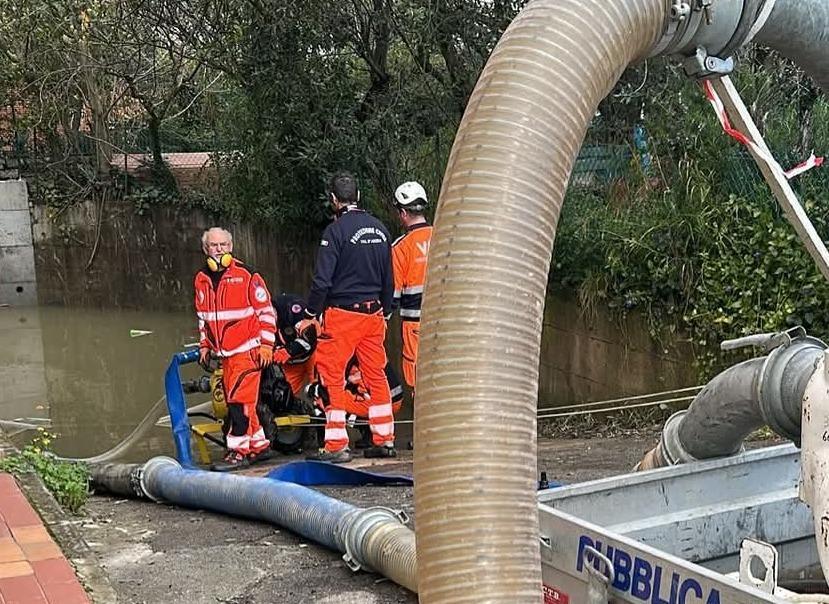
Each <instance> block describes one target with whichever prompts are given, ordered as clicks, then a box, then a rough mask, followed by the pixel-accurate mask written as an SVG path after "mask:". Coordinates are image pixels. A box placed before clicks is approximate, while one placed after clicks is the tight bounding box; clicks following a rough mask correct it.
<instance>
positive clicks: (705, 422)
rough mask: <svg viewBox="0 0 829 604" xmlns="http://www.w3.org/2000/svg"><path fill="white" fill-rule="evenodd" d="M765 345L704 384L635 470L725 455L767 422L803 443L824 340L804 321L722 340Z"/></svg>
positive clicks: (727, 345)
mask: <svg viewBox="0 0 829 604" xmlns="http://www.w3.org/2000/svg"><path fill="white" fill-rule="evenodd" d="M746 346H761V347H763V348H765V349H766V350H768V351H770V352H769V354H768V355H767V356H764V357H758V358H755V359H751V360H749V361H744V362H742V363H740V364H738V365H735V366H733V367H730V368H729V369H726V370H725V371H723V372H722V373H721V374H719V375H718V376H716V377H715V378H714V379H713V380H711V381H710V382H709V383H708V384H706V385H705V388H703V389H702V390H701V391H700V393H699V394H697V396H696V397H695V398H694V400H693V401H692V402H691V405H690V407H689V408H688V409H687V410H685V411H679V412H677V413H675V414H673V415H672V416H671V417H670V418H669V419H668V421H667V422H666V423H665V426H664V428H663V430H662V437H661V438H660V441H659V444H658V445H657V446H656V447H655V448H654V449H653V450H652V451H650V452H648V453H647V454H646V455H645V457H644V458H643V459H642V461H640V462H639V464H637V466H636V468H635V469H636V470H637V471H638V470H649V469H653V468H659V467H664V466H668V465H676V464H681V463H691V462H694V461H698V460H702V459H711V458H714V457H726V456H729V455H734V454H736V453H739V452H740V451H741V450H742V449H743V440H744V439H745V437H746V436H748V434H750V433H751V432H752V431H754V430H756V429H757V428H760V427H761V426H763V425H768V426H769V427H770V428H771V429H772V430H774V431H775V432H776V433H777V434H779V435H780V436H782V437H784V438H788V439H789V440H791V441H793V442H794V443H795V444H796V445H797V446H800V432H801V403H802V400H803V393H804V392H805V390H806V385H807V383H808V382H809V379H810V378H811V377H812V375H813V374H814V372H815V366H816V363H817V362H818V360H819V359H821V358H822V356H823V353H824V350H825V349H826V344H824V343H823V342H822V341H821V340H819V339H817V338H813V337H810V336H808V335H807V334H806V331H805V330H804V329H803V328H802V327H796V328H794V329H790V330H788V331H783V332H780V333H768V334H756V335H752V336H747V337H745V338H739V339H737V340H729V341H726V342H723V343H722V346H721V347H722V348H723V349H724V350H735V349H738V348H743V347H746Z"/></svg>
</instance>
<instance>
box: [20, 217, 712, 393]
mask: <svg viewBox="0 0 829 604" xmlns="http://www.w3.org/2000/svg"><path fill="white" fill-rule="evenodd" d="M33 215H34V218H35V220H34V226H33V231H34V237H35V255H36V263H37V273H38V292H39V299H40V303H41V304H44V305H60V306H84V307H98V308H110V309H114V308H126V309H138V310H141V311H151V310H159V311H172V310H182V311H185V312H187V313H190V312H192V305H193V289H192V279H193V274H194V272H195V271H196V270H198V269H199V268H200V267H201V266H203V264H202V263H203V262H204V258H203V256H202V253H201V251H200V243H199V238H200V235H201V232H202V230H203V229H204V228H205V227H206V226H208V225H211V224H212V221H211V220H210V218H209V217H208V216H206V215H205V214H204V213H202V212H199V211H193V210H187V209H178V210H177V209H173V208H151V209H150V210H149V211H148V212H146V213H145V214H143V215H139V214H137V213H136V212H135V210H134V209H133V207H132V206H131V205H129V204H116V203H114V202H113V203H110V204H109V205H106V204H105V205H104V206H103V210H101V205H100V204H96V203H92V202H88V203H85V204H81V205H78V206H73V207H71V208H68V209H66V210H64V211H62V212H61V213H60V215H59V216H52V215H50V214H49V210H48V208H43V207H40V206H34V207H33ZM99 222H100V227H101V228H100V229H98V225H99ZM230 226H231V228H232V230H233V234H234V252H235V253H236V255H238V256H239V257H240V258H242V259H244V260H247V261H248V262H250V263H251V264H252V265H253V266H255V267H256V268H257V269H258V270H259V271H260V272H261V273H262V274H263V276H264V277H265V279H266V280H267V283H268V285H269V286H270V288H271V291H272V292H273V293H278V292H280V291H292V292H298V293H305V292H307V289H308V285H309V282H310V277H311V271H312V270H313V265H314V255H315V251H316V247H317V242H318V239H317V238H316V237H307V238H306V240H305V241H300V242H297V241H296V240H288V239H286V237H285V235H284V234H280V233H278V232H273V231H270V230H267V229H264V228H260V227H257V226H255V225H250V224H237V225H230ZM98 233H99V234H100V236H97V234H98ZM96 239H97V241H98V243H97V249H96V251H95V253H94V255H93V253H92V250H93V248H95V242H96ZM90 259H91V262H90ZM392 326H393V328H394V329H393V330H392V333H391V334H390V339H389V344H388V347H389V350H390V354H391V356H392V358H399V350H400V343H399V335H398V332H397V330H398V329H399V327H398V326H397V322H396V321H394V322H393V323H392ZM692 358H693V351H692V350H690V347H688V346H681V345H678V344H676V343H672V341H671V339H670V338H667V339H666V341H665V342H662V343H659V342H656V341H654V340H653V339H651V337H650V335H649V334H648V330H647V327H646V325H645V323H644V321H643V320H642V319H641V317H638V316H636V315H635V314H632V315H630V316H629V317H627V318H626V319H624V320H623V321H622V320H619V319H618V318H617V317H616V315H614V314H613V313H611V312H610V311H608V310H606V309H604V308H602V307H598V308H597V309H596V312H595V313H592V314H586V313H584V312H583V309H582V308H581V306H580V304H579V301H578V299H577V298H576V297H575V296H574V295H572V294H571V293H568V292H557V293H551V294H550V296H549V297H548V299H547V304H546V307H545V313H544V332H543V336H542V354H541V359H540V363H541V366H540V376H539V380H540V384H539V401H540V404H541V405H542V406H547V405H550V404H556V403H560V404H566V403H574V402H575V403H578V402H585V401H591V400H603V399H606V398H613V397H616V396H621V395H633V394H642V393H647V392H655V391H661V390H666V389H669V388H674V387H681V386H688V385H693V384H695V383H696V382H695V375H694V370H693V366H692V362H691V361H692Z"/></svg>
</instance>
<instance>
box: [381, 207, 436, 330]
mask: <svg viewBox="0 0 829 604" xmlns="http://www.w3.org/2000/svg"><path fill="white" fill-rule="evenodd" d="M431 240H432V227H431V226H430V225H429V224H426V223H425V222H424V223H420V224H416V225H413V226H411V227H409V229H408V231H407V232H406V234H405V235H403V236H401V237H398V238H397V240H396V241H395V242H394V243H393V244H392V248H391V254H392V256H391V257H392V268H393V271H394V308H400V317H401V318H402V319H403V320H404V321H405V320H409V321H419V320H420V304H421V302H422V298H423V284H424V283H425V282H426V257H427V256H428V255H429V243H430V241H431Z"/></svg>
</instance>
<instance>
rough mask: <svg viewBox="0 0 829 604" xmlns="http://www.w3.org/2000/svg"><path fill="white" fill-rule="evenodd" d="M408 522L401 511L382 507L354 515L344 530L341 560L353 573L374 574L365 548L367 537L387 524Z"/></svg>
mask: <svg viewBox="0 0 829 604" xmlns="http://www.w3.org/2000/svg"><path fill="white" fill-rule="evenodd" d="M408 521H409V517H408V515H407V514H406V513H405V512H403V511H402V510H393V509H391V508H387V507H382V506H377V507H372V508H366V509H364V510H360V511H359V512H358V513H356V514H354V516H353V517H352V518H351V519H350V522H349V524H348V526H347V527H346V529H345V535H344V539H343V542H344V543H343V545H344V546H345V554H344V555H343V560H344V561H345V563H346V566H348V568H350V569H351V570H353V571H355V572H356V571H358V570H360V569H363V570H367V571H371V572H376V570H377V569H375V568H372V566H371V564H370V560H371V556H369V555H368V552H367V551H366V548H365V545H366V542H367V541H368V538H369V535H370V534H371V533H373V532H374V531H375V530H377V528H378V527H381V526H383V525H387V524H389V523H391V524H394V525H405V524H406V523H407V522H408Z"/></svg>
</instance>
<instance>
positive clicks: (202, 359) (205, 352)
mask: <svg viewBox="0 0 829 604" xmlns="http://www.w3.org/2000/svg"><path fill="white" fill-rule="evenodd" d="M199 365H201V367H202V369H204V370H205V371H210V349H209V348H199Z"/></svg>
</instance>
